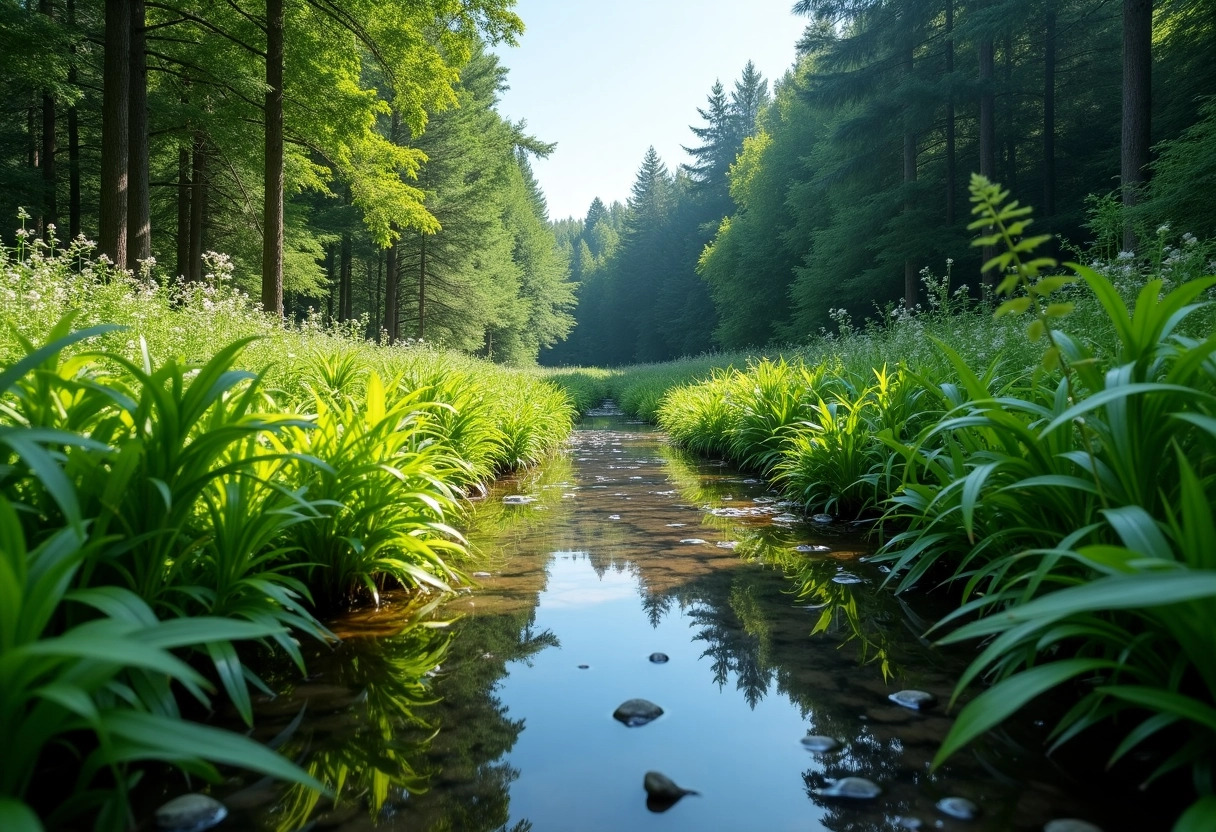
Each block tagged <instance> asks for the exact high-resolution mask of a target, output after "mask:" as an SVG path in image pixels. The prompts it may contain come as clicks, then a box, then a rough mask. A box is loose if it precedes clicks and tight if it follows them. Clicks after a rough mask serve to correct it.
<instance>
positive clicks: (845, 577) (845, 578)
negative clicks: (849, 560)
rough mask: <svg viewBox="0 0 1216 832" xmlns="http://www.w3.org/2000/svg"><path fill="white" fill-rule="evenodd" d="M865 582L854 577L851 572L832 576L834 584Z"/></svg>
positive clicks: (856, 576) (860, 578) (858, 577)
mask: <svg viewBox="0 0 1216 832" xmlns="http://www.w3.org/2000/svg"><path fill="white" fill-rule="evenodd" d="M865 582H866V579H865V578H862V577H860V576H858V575H854V574H853V573H852V572H838V573H837V574H835V575H833V576H832V583H834V584H864V583H865Z"/></svg>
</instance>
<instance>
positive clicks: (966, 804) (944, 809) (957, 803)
mask: <svg viewBox="0 0 1216 832" xmlns="http://www.w3.org/2000/svg"><path fill="white" fill-rule="evenodd" d="M937 811H939V812H941V813H942V814H943V815H949V816H950V817H952V818H957V819H959V820H975V819H976V818H977V817H979V815H980V807H979V806H976V805H975V804H974V803H972V802H971V801H970V800H968V799H967V798H965V797H943V798H942V799H941V800H939V801H937Z"/></svg>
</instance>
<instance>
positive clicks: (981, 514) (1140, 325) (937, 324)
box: [615, 181, 1216, 830]
mask: <svg viewBox="0 0 1216 832" xmlns="http://www.w3.org/2000/svg"><path fill="white" fill-rule="evenodd" d="M973 201H974V202H975V204H976V207H977V212H978V213H979V216H980V219H979V220H978V221H977V223H976V226H975V228H976V229H977V230H984V231H985V233H990V232H989V231H988V229H990V228H994V229H996V231H995V232H991V234H992V235H991V236H990V237H989V238H988V239H987V240H985V241H984V242H987V243H988V244H995V245H999V246H1001V247H1002V248H1001V251H1002V252H1003V253H1002V254H1001V255H1000V256H999V259H998V261H997V262H996V264H995V265H996V267H997V268H998V269H999V270H1000V272H1001V273H1002V274H1004V275H1005V278H1004V279H1003V281H1002V283H1001V286H1000V288H999V291H1000V293H1001V295H1002V296H1003V297H1004V299H1005V300H1004V302H1003V303H1002V305H1001V306H1000V307H999V309H998V311H997V316H996V317H993V315H992V313H991V311H990V309H991V307H981V308H976V307H972V306H970V305H969V304H967V302H966V301H965V300H964V295H963V294H960V293H958V292H957V291H956V290H955V289H954V288H953V287H952V286H951V285H950V282H949V279H948V278H947V279H937V278H932V277H928V279H927V280H926V288H927V289H928V292H929V298H930V302H929V305H928V308H927V309H925V310H922V311H921V312H920V313H919V314H908V313H902V312H901V313H898V314H887V315H885V316H884V317H883V319H882V320H881V321H879V322H877V323H870V324H868V325H867V326H865V327H863V328H855V327H853V326H852V325H851V322H849V321H848V320H847V319H844V318H840V319H839V320H838V323H840V325H841V326H840V332H839V334H837V335H834V336H826V335H825V336H822V337H820V338H817V339H815V340H813V341H812V343H811V344H810V345H808V346H804V347H800V348H798V349H793V350H786V351H782V352H781V354H780V355H778V356H774V357H771V358H760V357H755V358H751V359H749V360H746V363H745V364H744V365H743V366H740V363H739V362H736V361H735V360H732V361H730V362H724V363H723V366H713V364H714V362H712V361H710V362H709V365H708V366H707V365H706V363H705V362H704V361H697V362H685V363H683V364H681V365H678V366H675V367H670V368H667V369H666V370H663V369H661V368H645V369H644V370H642V371H641V372H640V373H639V375H638V379H639V380H638V381H635V382H633V385H634V386H635V387H641V388H645V389H647V390H648V391H652V392H648V393H647V395H646V396H644V397H639V399H638V402H639V403H637V404H635V403H633V402H630V401H627V400H626V399H625V397H624V396H621V397H620V399H621V401H622V402H623V403H625V404H626V407H627V409H629V410H631V411H632V412H635V413H637V414H638V415H643V416H648V417H649V416H650V414H651V413H652V412H655V413H657V416H656V418H657V421H658V423H659V424H660V425H661V426H662V427H663V428H664V429H665V430H667V431H668V433H669V434H670V435H671V437H672V439H673V440H674V441H676V442H677V443H678V444H681V445H684V446H686V447H688V448H690V449H693V450H697V451H700V452H702V453H706V454H713V455H718V456H723V457H727V458H729V459H732V460H734V461H735V462H737V463H738V464H740V465H742V466H744V467H747V468H750V469H752V470H755V471H758V472H760V473H762V474H764V475H766V476H767V477H769V478H770V479H771V480H772V481H773V482H774V483H776V484H777V485H778V486H780V488H781V489H782V490H784V491H785V493H786V494H787V495H788V496H789V497H790V498H792V499H796V500H798V501H800V502H801V503H802V504H803V505H804V506H805V507H806V508H807V509H808V510H810V511H826V512H829V513H832V514H834V515H838V516H842V517H844V518H854V517H859V516H861V517H871V518H881V523H880V524H879V529H880V531H881V532H883V533H884V534H885V540H884V545H883V548H882V550H881V552H880V555H879V558H880V559H881V560H883V561H885V563H886V564H887V566H889V567H890V569H891V575H890V578H889V582H890V584H891V585H892V586H893V587H894V588H895V589H897V590H900V591H902V590H907V589H909V588H911V587H914V586H917V585H925V586H931V585H933V584H935V583H937V582H938V581H945V582H947V583H950V584H952V585H953V586H954V587H955V588H956V590H957V591H958V593H959V596H960V599H961V604H960V608H959V610H958V611H957V612H955V613H954V614H952V615H950V616H949V617H947V618H946V619H945V620H944V621H942V622H940V623H939V624H938V625H937V626H936V627H935V628H934V630H933V631H932V632H933V635H934V636H935V637H937V638H939V639H940V640H942V641H944V642H962V641H969V642H973V643H975V644H976V645H977V650H978V652H977V655H976V658H975V660H974V662H973V663H972V665H971V666H970V667H969V668H968V670H967V671H966V673H965V674H964V676H963V678H962V679H961V680H960V683H959V692H960V693H961V692H962V691H963V690H964V689H965V688H967V687H968V686H971V685H973V684H978V683H980V682H981V681H982V682H984V683H986V687H985V689H984V690H983V692H981V693H979V695H978V696H976V697H975V698H974V699H973V700H972V701H971V702H970V703H969V704H968V705H967V706H966V707H964V708H963V709H962V710H961V711H960V713H959V714H958V718H957V720H956V722H955V725H954V728H953V730H952V731H951V733H950V735H949V736H948V737H947V739H946V741H945V743H944V744H943V747H942V749H941V751H940V753H939V755H938V762H941V761H943V760H944V759H946V758H947V757H948V756H949V755H950V754H952V753H954V752H956V751H957V750H958V749H959V748H961V747H962V746H964V745H965V744H966V743H967V742H969V741H970V740H971V739H973V738H975V737H976V736H978V735H979V734H980V733H982V732H984V731H986V730H987V729H989V728H992V727H994V726H995V725H997V724H999V723H1000V722H1001V721H1002V720H1003V719H1004V718H1005V717H1007V716H1008V715H1009V714H1011V713H1013V712H1014V711H1016V710H1017V709H1019V708H1020V707H1021V706H1023V705H1024V704H1026V703H1027V702H1029V701H1030V700H1032V699H1034V698H1036V697H1038V696H1040V695H1043V694H1045V693H1048V692H1049V691H1050V692H1054V693H1055V694H1056V695H1062V696H1064V697H1066V698H1068V699H1070V700H1071V701H1072V702H1074V703H1075V706H1074V707H1073V708H1072V709H1070V710H1069V711H1068V712H1067V713H1066V714H1065V715H1064V716H1063V718H1062V719H1061V720H1060V722H1059V723H1058V724H1057V725H1056V726H1055V730H1054V732H1053V735H1052V739H1053V742H1054V743H1056V744H1059V743H1063V742H1066V741H1068V740H1070V739H1072V738H1073V737H1075V736H1077V735H1078V734H1080V733H1083V732H1084V731H1086V730H1088V729H1090V728H1092V727H1094V726H1097V725H1099V724H1106V725H1109V726H1113V728H1114V730H1115V731H1116V732H1118V733H1119V734H1120V735H1121V736H1122V737H1123V738H1124V739H1123V741H1122V743H1121V744H1119V745H1118V747H1117V748H1116V749H1115V751H1114V754H1113V757H1112V760H1111V762H1112V763H1114V762H1117V761H1118V760H1120V759H1122V758H1124V757H1126V756H1127V755H1129V754H1130V753H1131V752H1133V751H1137V752H1146V753H1147V754H1148V755H1149V757H1150V758H1151V759H1153V760H1155V761H1156V768H1155V770H1153V771H1152V772H1151V773H1150V774H1149V775H1148V777H1149V779H1150V780H1151V779H1155V778H1157V777H1161V776H1165V775H1169V774H1171V773H1174V772H1177V771H1178V770H1180V769H1182V770H1189V772H1190V774H1191V776H1192V779H1193V781H1194V783H1195V789H1196V793H1197V796H1198V798H1199V799H1198V801H1197V802H1196V804H1195V805H1194V806H1193V807H1192V808H1191V809H1190V810H1189V811H1188V812H1187V813H1186V814H1185V815H1184V816H1183V818H1182V820H1180V821H1179V823H1178V826H1177V827H1175V828H1176V829H1179V830H1182V829H1207V828H1212V827H1216V797H1213V794H1214V793H1216V780H1214V774H1213V772H1214V771H1216V768H1214V766H1216V661H1214V659H1213V657H1216V630H1213V624H1212V622H1213V621H1216V520H1214V518H1213V506H1214V505H1216V359H1214V357H1213V356H1214V354H1216V335H1213V331H1214V322H1216V316H1214V314H1213V306H1212V302H1213V292H1214V289H1213V287H1214V286H1216V278H1213V277H1205V276H1204V275H1205V274H1209V273H1210V272H1211V270H1212V265H1211V257H1212V248H1211V246H1210V245H1206V244H1203V243H1200V242H1199V241H1197V240H1195V239H1194V238H1193V237H1191V236H1190V235H1184V236H1183V237H1181V238H1180V239H1178V240H1177V242H1176V243H1175V241H1174V240H1172V239H1171V237H1170V233H1169V229H1168V228H1165V227H1163V228H1162V229H1159V231H1158V236H1157V239H1156V241H1155V245H1154V244H1152V243H1150V244H1149V245H1147V246H1146V249H1147V250H1148V251H1149V252H1150V253H1149V255H1148V256H1147V257H1145V258H1142V259H1140V260H1137V259H1134V258H1130V257H1126V256H1121V257H1120V258H1119V259H1118V260H1116V261H1114V262H1108V263H1095V264H1091V266H1088V267H1087V266H1079V265H1073V266H1071V267H1070V268H1068V269H1066V270H1065V271H1064V274H1056V273H1055V268H1054V267H1055V264H1054V262H1053V261H1048V260H1046V259H1042V258H1037V257H1036V254H1035V251H1034V249H1035V246H1036V245H1037V244H1040V243H1041V242H1042V240H1034V239H1023V238H1022V237H1021V234H1022V233H1023V231H1024V229H1025V221H1026V219H1027V217H1026V212H1025V209H1019V208H1017V207H1016V205H1015V204H1010V203H1008V202H1007V194H1002V193H1001V192H1000V191H999V189H996V188H994V187H992V186H989V185H987V184H986V183H984V182H982V181H977V182H975V183H973ZM727 363H729V364H730V366H726V364H727ZM681 377H684V378H685V379H687V378H689V377H695V379H696V380H695V381H693V382H692V383H688V382H687V381H680V380H679V379H681ZM666 380H676V381H675V382H674V383H671V384H667V381H666ZM615 383H616V385H617V388H616V389H621V390H623V389H629V387H630V384H631V382H630V381H629V374H628V373H626V374H625V375H624V376H623V379H622V380H618V381H616V382H615ZM664 385H667V387H666V389H665V390H663V389H661V388H663V387H664ZM656 396H657V400H658V404H657V407H651V405H650V404H649V402H650V401H652V400H653V399H655V398H656Z"/></svg>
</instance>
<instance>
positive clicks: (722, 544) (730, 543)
mask: <svg viewBox="0 0 1216 832" xmlns="http://www.w3.org/2000/svg"><path fill="white" fill-rule="evenodd" d="M714 545H715V546H717V547H718V548H719V549H737V548H739V541H737V540H719V541H718V542H717V543H715V544H714Z"/></svg>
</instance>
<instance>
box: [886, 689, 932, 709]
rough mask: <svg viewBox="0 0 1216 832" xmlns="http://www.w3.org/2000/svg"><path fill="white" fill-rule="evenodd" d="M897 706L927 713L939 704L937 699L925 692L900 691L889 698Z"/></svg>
mask: <svg viewBox="0 0 1216 832" xmlns="http://www.w3.org/2000/svg"><path fill="white" fill-rule="evenodd" d="M887 699H890V700H891V701H892V702H894V703H895V704H896V705H902V706H903V707H905V708H911V709H912V710H914V711H927V710H929V709H930V708H932V707H933V706H934V705H936V704H937V697H936V696H934V695H933V694H931V693H928V692H927V691H923V690H900V691H896V692H895V693H893V694H891V695H890V696H888V697H887Z"/></svg>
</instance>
